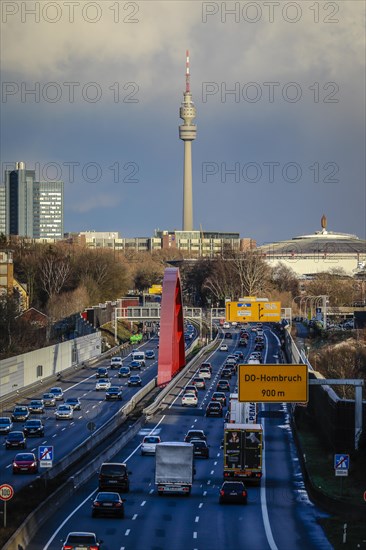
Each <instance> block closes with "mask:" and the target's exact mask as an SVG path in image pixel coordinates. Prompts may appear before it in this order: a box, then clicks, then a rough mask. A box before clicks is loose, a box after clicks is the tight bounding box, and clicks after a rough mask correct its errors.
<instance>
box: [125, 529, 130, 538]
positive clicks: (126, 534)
mask: <svg viewBox="0 0 366 550" xmlns="http://www.w3.org/2000/svg"><path fill="white" fill-rule="evenodd" d="M130 532H131V529H126V532H125V536H126V537H127V536H128V535H129V534H130Z"/></svg>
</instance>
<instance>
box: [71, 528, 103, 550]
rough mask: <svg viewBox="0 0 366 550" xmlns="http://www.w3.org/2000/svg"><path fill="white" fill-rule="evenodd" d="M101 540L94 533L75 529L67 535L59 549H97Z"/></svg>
mask: <svg viewBox="0 0 366 550" xmlns="http://www.w3.org/2000/svg"><path fill="white" fill-rule="evenodd" d="M102 542H103V541H102V540H98V538H97V535H96V534H95V533H87V532H84V531H75V532H72V533H69V534H68V535H67V537H66V540H65V541H64V543H63V545H62V549H61V550H77V549H80V548H82V549H83V550H99V548H100V547H101V546H100V545H101V543H102Z"/></svg>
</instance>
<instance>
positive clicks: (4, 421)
mask: <svg viewBox="0 0 366 550" xmlns="http://www.w3.org/2000/svg"><path fill="white" fill-rule="evenodd" d="M12 429H13V423H12V421H11V418H9V417H8V416H1V417H0V434H8V433H9V432H11V430H12Z"/></svg>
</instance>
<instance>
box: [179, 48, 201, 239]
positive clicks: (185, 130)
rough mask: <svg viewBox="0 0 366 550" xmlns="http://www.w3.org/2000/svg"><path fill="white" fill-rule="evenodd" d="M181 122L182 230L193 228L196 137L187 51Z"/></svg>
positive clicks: (180, 112)
mask: <svg viewBox="0 0 366 550" xmlns="http://www.w3.org/2000/svg"><path fill="white" fill-rule="evenodd" d="M179 116H180V118H181V119H182V120H183V124H181V125H180V126H179V138H180V139H181V140H182V141H184V172H183V231H192V230H193V199H192V141H193V140H194V139H196V133H197V127H196V125H195V124H193V120H194V119H195V118H196V108H195V106H194V103H193V100H192V94H191V90H190V72H189V51H188V50H187V52H186V90H185V92H184V93H183V102H182V104H181V107H180V109H179Z"/></svg>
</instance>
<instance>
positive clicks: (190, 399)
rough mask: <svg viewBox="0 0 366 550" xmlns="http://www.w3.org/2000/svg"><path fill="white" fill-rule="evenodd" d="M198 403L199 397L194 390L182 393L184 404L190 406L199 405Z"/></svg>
mask: <svg viewBox="0 0 366 550" xmlns="http://www.w3.org/2000/svg"><path fill="white" fill-rule="evenodd" d="M197 405H198V398H197V395H196V394H195V393H193V392H191V393H184V394H183V395H182V406H183V407H184V406H189V407H197Z"/></svg>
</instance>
